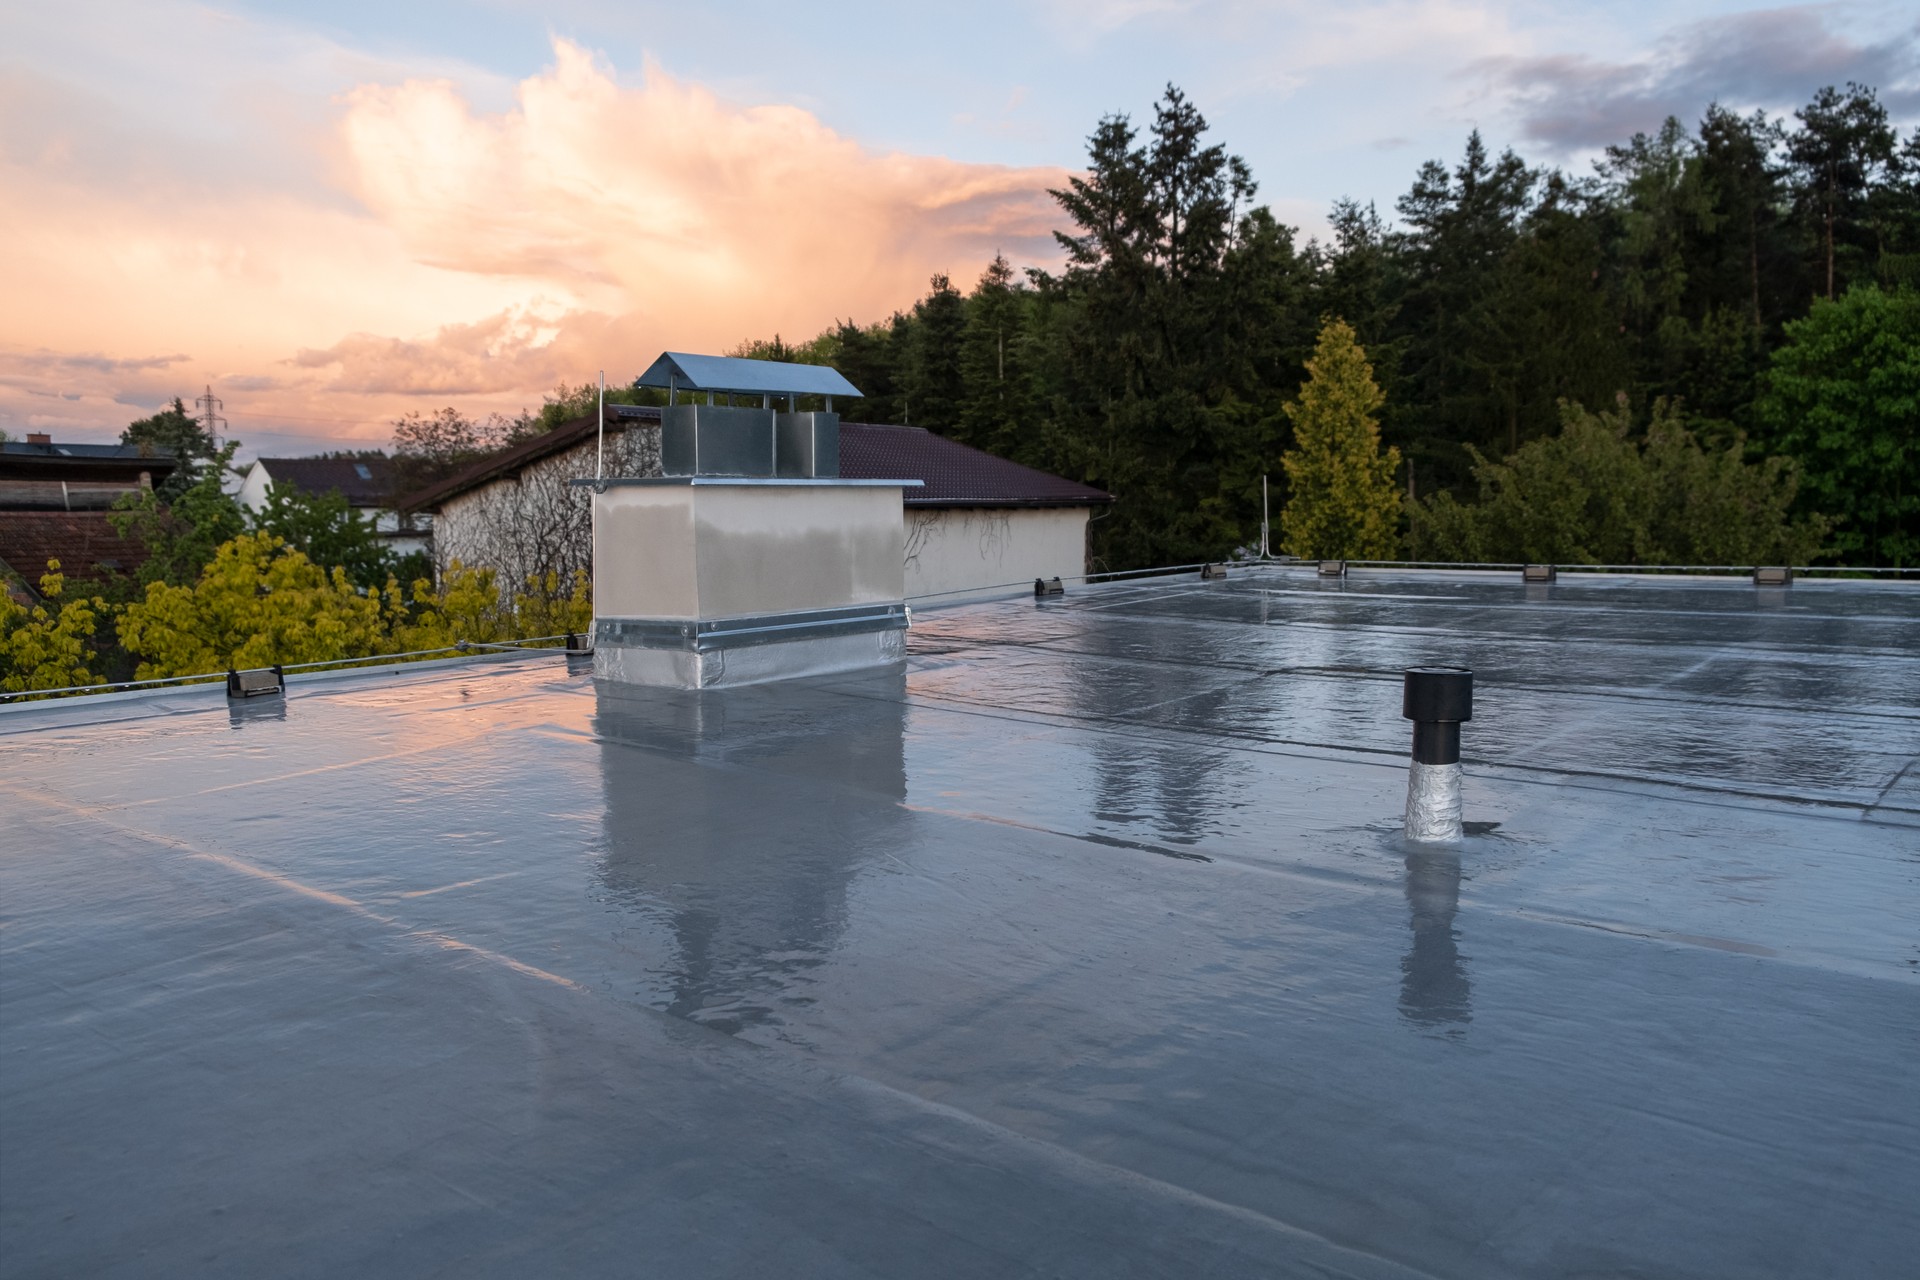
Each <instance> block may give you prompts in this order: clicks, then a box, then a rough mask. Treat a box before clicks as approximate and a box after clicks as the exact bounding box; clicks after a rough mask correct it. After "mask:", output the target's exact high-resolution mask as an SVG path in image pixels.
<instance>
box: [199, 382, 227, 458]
mask: <svg viewBox="0 0 1920 1280" xmlns="http://www.w3.org/2000/svg"><path fill="white" fill-rule="evenodd" d="M193 407H194V408H196V409H198V410H199V411H200V413H199V415H198V418H199V421H200V425H201V427H203V428H204V429H205V430H206V433H207V442H208V444H209V445H210V446H211V447H213V448H215V449H218V448H219V447H220V431H221V428H223V427H225V426H226V425H227V420H226V419H225V418H223V417H221V416H220V410H222V409H224V408H226V407H227V406H226V404H225V403H224V402H222V401H221V400H220V398H219V397H218V396H216V395H214V394H213V388H212V387H211V386H209V387H208V388H207V394H205V395H203V396H198V397H196V398H195V399H194V402H193Z"/></svg>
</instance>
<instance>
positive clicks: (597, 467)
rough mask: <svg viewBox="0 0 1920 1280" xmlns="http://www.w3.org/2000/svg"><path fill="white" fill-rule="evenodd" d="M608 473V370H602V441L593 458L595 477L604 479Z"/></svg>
mask: <svg viewBox="0 0 1920 1280" xmlns="http://www.w3.org/2000/svg"><path fill="white" fill-rule="evenodd" d="M606 474H607V371H606V370H605V369H602V370H601V371H600V443H599V445H598V452H596V453H595V454H594V458H593V478H594V479H595V480H600V479H604V478H605V477H606Z"/></svg>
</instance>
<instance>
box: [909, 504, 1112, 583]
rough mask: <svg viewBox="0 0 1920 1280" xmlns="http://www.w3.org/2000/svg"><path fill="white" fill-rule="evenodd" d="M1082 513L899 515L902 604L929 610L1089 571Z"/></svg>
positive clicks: (997, 510)
mask: <svg viewBox="0 0 1920 1280" xmlns="http://www.w3.org/2000/svg"><path fill="white" fill-rule="evenodd" d="M1088 514H1089V512H1088V508H1086V507H942V508H930V509H920V510H916V509H915V508H913V507H908V508H907V509H906V512H905V522H904V527H905V564H906V590H907V598H908V599H909V600H911V599H913V598H914V597H915V596H934V597H937V599H933V600H929V601H928V602H927V603H929V604H945V603H949V602H952V601H957V600H964V599H966V598H967V596H968V595H970V594H975V593H977V594H983V595H984V594H991V593H993V592H992V589H993V588H1001V589H1003V590H1004V589H1005V588H1006V587H1007V586H1008V584H1014V585H1016V586H1017V585H1018V584H1021V583H1028V584H1030V583H1032V581H1033V580H1034V579H1035V578H1052V577H1068V576H1071V575H1074V574H1080V573H1085V572H1086V571H1087V518H1088Z"/></svg>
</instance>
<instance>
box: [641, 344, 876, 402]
mask: <svg viewBox="0 0 1920 1280" xmlns="http://www.w3.org/2000/svg"><path fill="white" fill-rule="evenodd" d="M633 385H634V386H636V387H669V386H672V387H678V388H679V389H680V390H682V391H732V392H744V393H746V394H748V395H756V396H758V395H776V396H784V395H803V396H850V397H857V396H859V394H860V389H859V388H858V387H856V386H854V385H853V384H852V383H851V382H848V381H847V380H846V379H845V378H844V377H842V376H841V375H840V371H839V370H838V369H829V368H827V367H826V366H825V365H818V364H786V363H783V362H781V361H778V360H746V359H742V358H741V357H738V356H696V355H688V354H687V353H686V352H684V351H668V352H665V353H664V354H662V355H661V356H660V358H659V359H657V360H655V361H654V362H653V363H652V364H650V365H648V366H647V371H646V372H645V373H643V374H641V375H640V376H639V377H638V378H635V379H634V380H633Z"/></svg>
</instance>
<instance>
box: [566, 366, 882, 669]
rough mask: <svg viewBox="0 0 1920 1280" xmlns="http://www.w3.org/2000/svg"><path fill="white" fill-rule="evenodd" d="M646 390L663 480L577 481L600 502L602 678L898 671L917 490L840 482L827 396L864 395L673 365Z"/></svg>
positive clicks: (834, 419)
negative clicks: (905, 539) (908, 500)
mask: <svg viewBox="0 0 1920 1280" xmlns="http://www.w3.org/2000/svg"><path fill="white" fill-rule="evenodd" d="M635 385H637V386H657V387H664V388H666V390H667V396H668V404H667V407H666V408H665V409H664V410H662V412H661V460H662V469H663V471H664V472H665V474H663V475H659V476H647V477H627V476H621V477H606V476H603V477H599V478H597V479H594V480H589V481H576V483H580V484H586V485H591V486H592V487H593V490H594V493H593V608H594V621H593V652H594V674H595V675H596V676H597V677H599V678H601V679H605V680H616V681H625V682H627V683H632V684H643V685H656V686H665V687H670V688H681V689H703V688H713V687H715V686H722V685H739V684H759V683H762V682H765V681H769V680H784V679H790V678H792V677H796V676H807V675H821V674H825V673H828V672H838V671H852V670H857V669H860V668H863V667H877V666H886V665H888V664H892V663H897V662H900V661H902V660H903V659H904V658H905V656H906V635H905V632H906V628H907V608H906V602H905V600H904V599H903V597H904V595H905V592H906V586H905V569H904V566H903V564H902V558H901V550H900V548H901V502H900V497H901V491H902V489H903V488H905V487H906V486H908V485H918V484H919V483H920V482H919V481H917V480H843V479H841V478H840V474H839V471H840V419H839V416H838V415H837V414H835V413H833V412H832V403H833V400H832V398H833V397H834V396H836V395H838V396H858V395H859V394H860V392H859V391H858V390H857V389H856V388H855V387H854V386H853V384H852V383H850V382H848V381H847V380H846V379H845V378H843V377H841V376H840V374H839V373H838V372H837V371H835V370H833V369H828V368H824V367H821V366H818V365H798V364H781V363H777V362H774V361H770V360H745V359H739V358H735V357H721V356H692V355H683V354H680V353H678V352H668V353H667V354H665V355H662V356H661V357H660V359H658V360H656V361H655V362H654V363H653V365H652V367H650V368H649V369H648V370H647V372H646V373H644V374H642V375H641V376H640V378H639V379H638V380H637V382H636V384H635ZM683 391H684V392H689V393H693V394H698V395H702V396H703V397H704V399H705V402H704V403H699V404H694V403H688V404H681V403H679V401H680V395H681V392H683ZM801 396H809V397H815V396H817V397H820V398H822V399H823V400H824V402H825V403H826V405H827V406H828V407H827V409H825V410H823V411H819V412H807V411H801V410H799V409H798V407H797V406H798V402H799V397H801ZM736 397H742V398H744V399H745V400H746V403H745V404H740V403H736V402H735V400H736ZM716 398H719V400H720V402H719V403H715V400H716ZM777 401H784V405H783V406H780V407H776V402H777Z"/></svg>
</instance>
